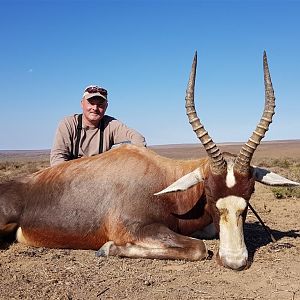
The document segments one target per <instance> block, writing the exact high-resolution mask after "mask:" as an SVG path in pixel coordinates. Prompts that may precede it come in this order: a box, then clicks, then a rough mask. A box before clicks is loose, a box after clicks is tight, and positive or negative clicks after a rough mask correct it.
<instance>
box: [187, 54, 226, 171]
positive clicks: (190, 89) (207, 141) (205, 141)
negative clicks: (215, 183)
mask: <svg viewBox="0 0 300 300" xmlns="http://www.w3.org/2000/svg"><path fill="white" fill-rule="evenodd" d="M196 67H197V51H196V52H195V56H194V60H193V64H192V69H191V73H190V78H189V82H188V86H187V90H186V96H185V108H186V114H187V116H188V118H189V122H190V124H191V125H192V128H193V130H194V132H195V133H196V135H197V137H198V139H199V140H200V141H201V143H202V145H203V146H204V149H205V150H206V152H207V155H208V156H209V157H210V158H211V161H212V171H213V173H215V174H221V173H223V172H225V170H226V162H225V160H224V158H223V155H222V153H221V151H220V150H219V148H218V147H217V146H216V144H215V143H214V142H213V140H212V138H211V137H210V136H209V134H208V132H207V131H206V130H205V129H204V126H203V125H202V123H201V122H200V120H199V118H198V116H197V113H196V109H195V103H194V90H195V78H196Z"/></svg>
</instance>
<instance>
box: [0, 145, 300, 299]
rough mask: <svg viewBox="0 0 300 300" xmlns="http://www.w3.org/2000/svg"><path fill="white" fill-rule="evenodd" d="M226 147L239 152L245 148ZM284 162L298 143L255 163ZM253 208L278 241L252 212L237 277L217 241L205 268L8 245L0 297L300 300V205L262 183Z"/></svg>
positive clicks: (1, 255) (1, 261) (175, 153)
mask: <svg viewBox="0 0 300 300" xmlns="http://www.w3.org/2000/svg"><path fill="white" fill-rule="evenodd" d="M154 148H155V150H156V151H157V152H159V153H162V154H163V155H166V156H171V157H180V158H184V157H185V158H187V157H194V155H196V154H198V155H196V157H199V156H200V154H199V153H200V152H201V151H202V150H201V151H199V147H198V146H184V145H181V146H174V145H173V146H166V147H154ZM224 148H226V150H233V152H236V149H239V145H228V146H224ZM224 148H223V150H224ZM227 148H228V149H227ZM282 157H284V158H293V159H295V160H297V161H299V160H300V141H296V142H290V143H264V144H263V145H261V147H260V148H259V151H257V153H256V156H255V158H254V160H257V161H259V160H262V161H265V160H267V159H269V158H282ZM277 169H278V167H277ZM284 175H286V174H284ZM251 204H252V206H254V207H255V209H256V211H257V212H258V213H259V215H260V217H261V218H262V219H263V220H264V222H265V223H266V224H267V225H268V226H269V227H270V228H271V230H272V233H273V235H274V236H275V237H276V239H277V242H276V243H272V242H270V240H269V237H268V235H267V234H266V232H265V231H264V229H263V228H262V226H261V225H260V223H259V222H258V221H257V219H256V217H255V216H254V215H253V213H251V212H250V213H249V214H248V216H247V222H246V225H245V238H246V243H247V247H248V250H249V251H250V254H251V258H252V264H251V266H250V268H249V269H247V270H244V271H241V272H235V271H232V270H228V269H225V268H222V267H220V266H218V265H217V263H216V260H215V254H216V251H217V246H218V241H217V240H209V241H206V243H207V245H208V248H209V249H210V250H211V251H213V253H214V256H213V257H212V259H210V260H205V261H199V262H186V261H168V260H165V261H160V260H150V259H124V258H123V259H121V258H114V257H109V258H97V257H95V252H94V251H81V250H55V249H45V248H31V247H26V246H23V245H21V244H11V245H7V244H4V245H2V249H0V299H129V298H130V299H143V298H144V299H226V300H227V299H249V300H250V299H291V300H292V299H293V300H300V255H299V253H300V221H299V213H300V199H299V198H288V199H276V198H275V197H274V195H273V193H272V192H271V189H270V188H268V187H265V186H262V185H260V184H257V185H256V192H255V194H254V195H253V197H252V199H251Z"/></svg>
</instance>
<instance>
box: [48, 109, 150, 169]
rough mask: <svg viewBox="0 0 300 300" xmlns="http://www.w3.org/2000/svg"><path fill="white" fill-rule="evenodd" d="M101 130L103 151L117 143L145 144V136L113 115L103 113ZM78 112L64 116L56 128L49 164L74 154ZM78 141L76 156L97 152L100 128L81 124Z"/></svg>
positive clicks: (69, 157)
mask: <svg viewBox="0 0 300 300" xmlns="http://www.w3.org/2000/svg"><path fill="white" fill-rule="evenodd" d="M103 121H104V132H103V152H104V151H107V150H109V149H110V148H111V147H112V146H113V145H115V144H119V143H128V142H129V143H132V144H135V145H137V146H146V141H145V138H144V137H143V136H142V135H141V134H140V133H138V132H137V131H135V130H133V129H131V128H129V127H127V126H126V125H125V124H123V123H122V122H120V121H118V120H116V119H115V118H113V117H110V116H107V115H105V116H104V117H103V119H102V122H103ZM77 125H78V114H76V115H73V116H69V117H65V118H64V119H63V120H62V121H61V122H60V123H59V125H58V128H57V130H56V134H55V138H54V142H53V147H52V149H51V153H50V165H51V166H54V165H57V164H59V163H62V162H64V161H67V160H70V159H72V157H73V154H74V148H75V144H76V140H77ZM82 127H83V128H82V129H81V137H80V141H79V151H78V158H80V157H85V156H93V155H96V154H99V144H100V129H99V128H98V127H88V126H85V125H84V124H82Z"/></svg>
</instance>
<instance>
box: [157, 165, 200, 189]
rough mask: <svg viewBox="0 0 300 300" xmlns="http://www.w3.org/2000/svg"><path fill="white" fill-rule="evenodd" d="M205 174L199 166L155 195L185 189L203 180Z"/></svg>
mask: <svg viewBox="0 0 300 300" xmlns="http://www.w3.org/2000/svg"><path fill="white" fill-rule="evenodd" d="M203 180H204V178H203V174H202V172H201V170H200V169H199V168H197V169H196V170H194V171H193V172H191V173H188V174H186V175H184V176H182V177H181V178H179V179H178V180H176V181H175V182H174V183H172V184H171V185H169V186H168V187H166V188H165V189H163V190H162V191H160V192H158V193H155V194H154V195H162V194H166V193H171V192H176V191H185V190H187V189H188V188H190V187H192V186H193V185H195V184H197V183H199V182H201V181H203Z"/></svg>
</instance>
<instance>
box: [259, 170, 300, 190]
mask: <svg viewBox="0 0 300 300" xmlns="http://www.w3.org/2000/svg"><path fill="white" fill-rule="evenodd" d="M253 177H254V178H255V180H256V181H258V182H261V183H263V184H266V185H274V186H299V185H300V183H299V182H296V181H292V180H289V179H287V178H285V177H282V176H280V175H278V174H276V173H273V172H271V171H268V170H266V169H263V168H258V167H255V166H253Z"/></svg>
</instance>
